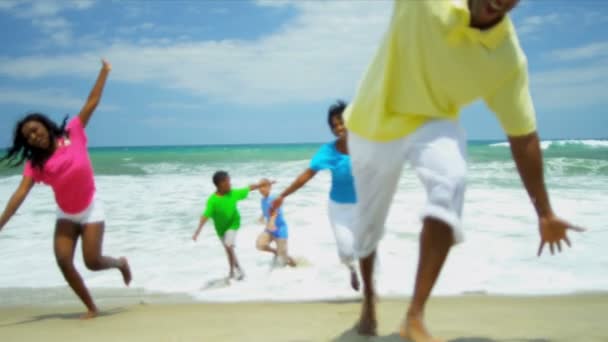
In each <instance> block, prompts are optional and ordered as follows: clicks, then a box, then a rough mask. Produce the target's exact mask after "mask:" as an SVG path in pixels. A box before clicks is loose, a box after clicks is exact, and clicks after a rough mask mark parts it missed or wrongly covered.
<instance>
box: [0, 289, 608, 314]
mask: <svg viewBox="0 0 608 342" xmlns="http://www.w3.org/2000/svg"><path fill="white" fill-rule="evenodd" d="M90 291H91V295H92V296H93V299H94V300H95V302H96V303H98V304H99V305H100V306H102V305H139V304H142V305H148V304H153V305H157V304H160V305H171V304H194V305H196V304H214V305H222V304H265V303H270V304H311V303H328V304H350V303H360V301H361V294H360V293H357V294H353V295H352V297H347V298H343V297H339V298H310V299H306V298H304V299H238V298H236V299H234V300H207V299H196V298H195V297H194V296H193V295H192V294H189V293H186V292H171V293H170V292H162V291H148V290H145V289H143V288H90ZM378 297H379V299H380V300H381V301H390V302H394V301H406V302H407V301H409V299H410V298H411V296H398V295H397V296H396V295H387V296H383V295H379V296H378ZM572 297H607V298H608V290H607V291H600V290H583V291H573V292H568V293H558V294H537V293H531V294H508V293H507V294H504V293H491V292H486V291H467V292H463V293H460V294H438V295H432V296H431V299H441V300H450V299H459V298H495V299H512V300H517V299H521V300H526V299H551V298H572ZM78 305H81V302H80V300H79V299H78V298H77V297H76V295H75V294H74V292H73V291H72V290H71V289H70V288H69V287H67V286H57V287H45V288H27V287H23V288H0V310H3V309H15V308H24V307H27V308H45V307H66V306H74V307H77V306H78ZM607 310H608V307H607Z"/></svg>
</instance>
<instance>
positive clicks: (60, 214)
mask: <svg viewBox="0 0 608 342" xmlns="http://www.w3.org/2000/svg"><path fill="white" fill-rule="evenodd" d="M57 219H58V220H69V221H72V222H74V223H77V224H87V223H98V222H104V221H105V212H104V210H103V205H102V204H101V201H99V200H97V198H95V197H93V200H92V201H91V204H89V206H88V207H87V208H86V209H85V210H83V211H81V212H79V213H77V214H68V213H65V212H64V211H63V210H61V208H59V207H57Z"/></svg>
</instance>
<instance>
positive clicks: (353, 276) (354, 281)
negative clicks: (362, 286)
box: [350, 270, 359, 291]
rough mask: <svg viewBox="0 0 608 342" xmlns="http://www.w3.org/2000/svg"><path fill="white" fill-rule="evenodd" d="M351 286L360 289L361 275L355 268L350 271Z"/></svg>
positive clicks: (356, 289)
mask: <svg viewBox="0 0 608 342" xmlns="http://www.w3.org/2000/svg"><path fill="white" fill-rule="evenodd" d="M350 286H351V287H352V288H353V290H355V291H359V277H358V276H357V272H356V271H355V270H352V271H350Z"/></svg>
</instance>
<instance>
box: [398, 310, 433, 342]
mask: <svg viewBox="0 0 608 342" xmlns="http://www.w3.org/2000/svg"><path fill="white" fill-rule="evenodd" d="M399 335H400V336H401V338H403V339H404V340H408V341H412V342H444V340H442V339H438V338H435V337H433V336H431V334H430V333H429V332H428V330H426V327H425V326H424V322H423V320H422V317H421V316H419V315H410V314H408V316H407V318H406V319H405V321H404V322H403V324H402V325H401V329H400V331H399Z"/></svg>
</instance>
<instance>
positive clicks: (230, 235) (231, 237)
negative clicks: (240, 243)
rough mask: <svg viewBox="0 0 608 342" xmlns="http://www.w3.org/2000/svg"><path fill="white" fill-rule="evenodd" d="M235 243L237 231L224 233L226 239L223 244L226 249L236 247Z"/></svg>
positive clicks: (232, 230) (230, 230) (223, 239)
mask: <svg viewBox="0 0 608 342" xmlns="http://www.w3.org/2000/svg"><path fill="white" fill-rule="evenodd" d="M235 242H236V229H228V230H227V231H226V232H225V233H224V237H223V238H222V243H223V244H224V246H226V247H234V243H235Z"/></svg>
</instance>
